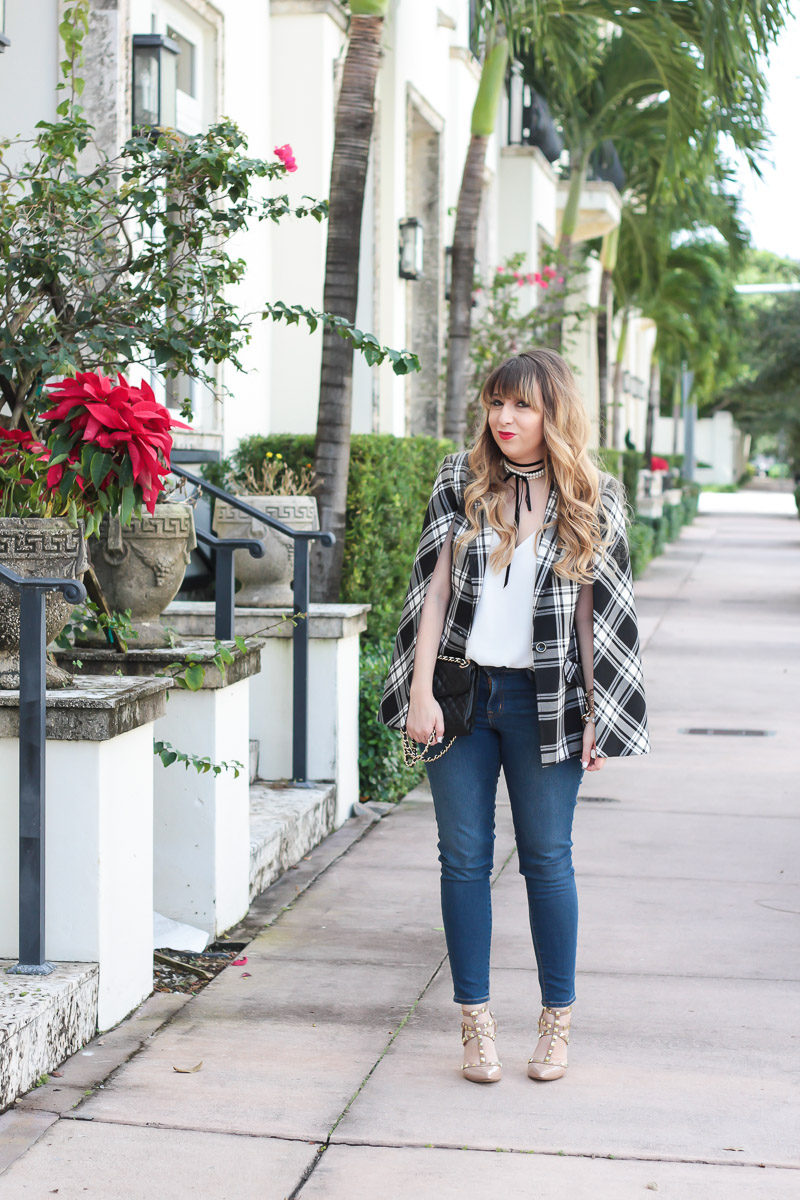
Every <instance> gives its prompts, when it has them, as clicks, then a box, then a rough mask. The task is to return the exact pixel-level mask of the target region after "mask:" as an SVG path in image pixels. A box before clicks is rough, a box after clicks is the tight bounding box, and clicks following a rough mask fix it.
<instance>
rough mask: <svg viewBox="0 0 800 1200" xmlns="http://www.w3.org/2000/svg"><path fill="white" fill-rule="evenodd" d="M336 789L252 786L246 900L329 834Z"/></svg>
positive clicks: (275, 784) (324, 786) (260, 781)
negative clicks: (248, 872)
mask: <svg viewBox="0 0 800 1200" xmlns="http://www.w3.org/2000/svg"><path fill="white" fill-rule="evenodd" d="M335 811H336V785H335V784H333V783H312V784H309V785H307V786H306V787H296V786H292V785H291V784H284V783H282V782H272V783H270V782H267V781H266V780H263V779H257V780H256V781H255V783H252V784H251V785H250V899H251V901H252V900H253V899H254V898H255V897H256V896H258V895H259V894H260V893H261V892H263V891H264V889H265V888H267V887H269V885H270V884H271V883H272V882H273V881H274V880H276V879H277V878H278V877H279V876H280V875H282V874H283V872H284V871H286V870H288V868H289V867H293V866H294V865H295V864H296V863H298V862H300V860H301V859H302V858H303V855H305V854H308V852H309V850H312V849H313V848H314V846H317V845H318V844H319V843H320V842H321V841H322V839H323V838H324V837H326V836H327V834H329V833H330V832H331V830H332V829H333V822H334V816H335Z"/></svg>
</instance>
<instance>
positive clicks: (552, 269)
mask: <svg viewBox="0 0 800 1200" xmlns="http://www.w3.org/2000/svg"><path fill="white" fill-rule="evenodd" d="M555 273H556V269H555V267H545V269H544V270H543V271H542V274H543V275H546V276H547V278H548V279H552V278H553V276H554V275H555Z"/></svg>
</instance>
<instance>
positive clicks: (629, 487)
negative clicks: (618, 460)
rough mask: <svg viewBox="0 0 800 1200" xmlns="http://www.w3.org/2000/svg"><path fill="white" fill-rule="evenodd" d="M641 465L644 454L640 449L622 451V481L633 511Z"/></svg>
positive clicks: (642, 464)
mask: <svg viewBox="0 0 800 1200" xmlns="http://www.w3.org/2000/svg"><path fill="white" fill-rule="evenodd" d="M643 466H644V455H643V454H642V452H641V451H640V450H623V451H622V482H623V484H624V485H625V492H626V495H627V497H628V503H629V504H630V506H631V508H632V509H633V510H634V512H635V511H636V482H637V479H638V476H639V472H640V470H641V469H642V467H643Z"/></svg>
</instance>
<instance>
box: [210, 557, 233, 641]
mask: <svg viewBox="0 0 800 1200" xmlns="http://www.w3.org/2000/svg"><path fill="white" fill-rule="evenodd" d="M215 559H216V561H215V564H214V573H215V580H216V586H215V589H214V596H215V599H216V606H215V608H214V637H215V638H218V639H219V641H221V642H229V641H231V640H232V639H233V625H234V596H235V594H236V581H235V580H234V577H233V548H232V547H231V546H220V545H217V546H216V549H215Z"/></svg>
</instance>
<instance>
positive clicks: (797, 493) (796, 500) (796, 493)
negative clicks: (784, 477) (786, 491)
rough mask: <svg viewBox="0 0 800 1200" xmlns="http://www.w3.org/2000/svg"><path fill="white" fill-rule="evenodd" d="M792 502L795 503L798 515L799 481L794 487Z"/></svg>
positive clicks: (799, 505) (799, 500)
mask: <svg viewBox="0 0 800 1200" xmlns="http://www.w3.org/2000/svg"><path fill="white" fill-rule="evenodd" d="M794 502H795V504H796V505H797V515H798V517H800V483H798V485H797V487H796V488H795V489H794Z"/></svg>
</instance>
